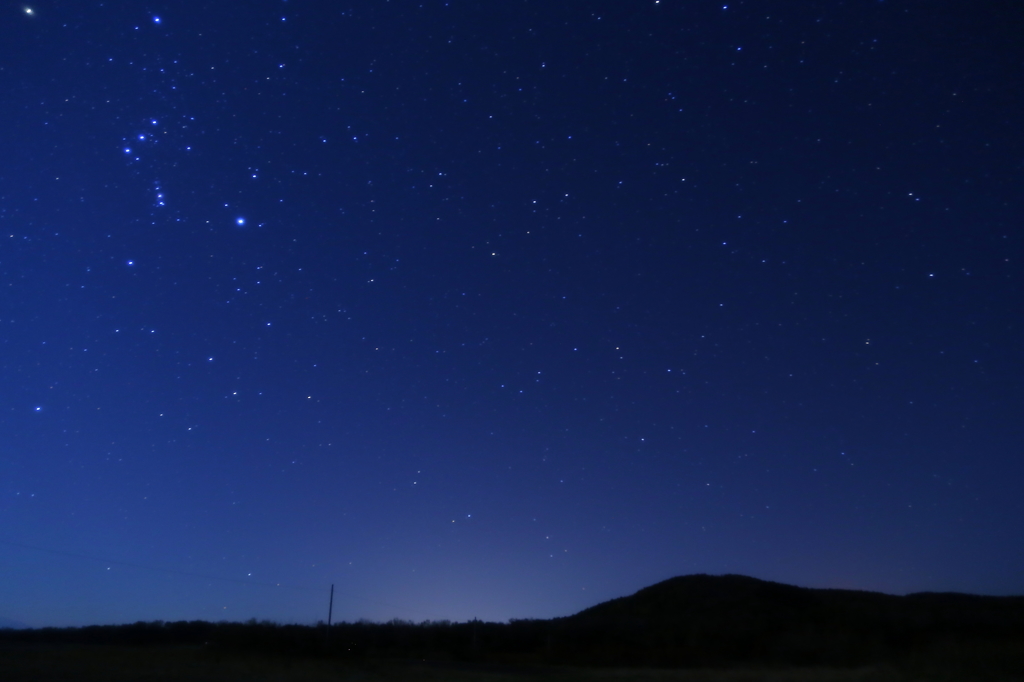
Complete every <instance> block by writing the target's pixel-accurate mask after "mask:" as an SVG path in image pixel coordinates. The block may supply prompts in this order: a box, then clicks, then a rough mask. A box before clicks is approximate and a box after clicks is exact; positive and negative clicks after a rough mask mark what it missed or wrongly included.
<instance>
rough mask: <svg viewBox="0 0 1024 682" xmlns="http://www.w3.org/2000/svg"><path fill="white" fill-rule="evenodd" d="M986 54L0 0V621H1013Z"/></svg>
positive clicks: (551, 14)
mask: <svg viewBox="0 0 1024 682" xmlns="http://www.w3.org/2000/svg"><path fill="white" fill-rule="evenodd" d="M30 10H31V11H30ZM1021 35H1024V9H1022V8H1021V6H1020V3H1016V2H981V3H961V2H943V1H940V2H924V1H923V0H908V1H906V2H904V1H899V0H887V1H886V2H868V1H864V2H860V1H856V2H844V3H840V2H799V3H795V2H777V1H763V2H759V1H747V2H737V3H732V2H730V3H728V4H726V5H723V3H721V2H719V3H712V2H702V1H684V0H660V1H655V0H650V1H644V2H632V1H630V2H622V1H618V0H617V1H605V0H597V1H595V2H587V3H577V2H550V1H548V2H541V1H540V0H511V1H508V2H486V3H481V2H466V1H464V0H449V1H447V2H444V1H440V0H439V1H434V0H425V1H422V2H411V1H407V0H390V1H388V0H365V1H361V2H352V3H349V4H345V3H338V2H317V1H311V0H309V1H306V0H288V1H282V0H276V1H270V0H257V1H255V2H240V1H238V0H227V1H225V2H218V3H198V2H192V1H190V0H189V1H186V0H182V1H180V2H173V3H155V4H154V3H146V2H138V1H136V0H131V1H128V0H115V1H113V2H58V1H56V0H54V1H52V2H40V3H36V4H32V5H31V6H29V7H26V6H24V5H22V4H18V3H6V4H4V5H3V6H2V7H0V619H3V620H2V621H0V625H2V624H3V623H5V622H6V623H11V622H14V623H23V624H27V625H31V626H41V625H80V624H90V623H118V622H132V621H137V620H157V619H162V620H182V619H206V620H220V619H232V620H240V619H248V618H251V617H255V618H259V619H264V618H265V619H272V620H280V621H289V622H291V621H297V622H313V621H315V620H317V619H322V618H326V601H327V593H328V589H329V586H330V585H331V584H332V583H334V584H335V585H336V589H337V593H336V597H335V607H334V616H335V618H336V619H338V620H354V619H358V618H360V617H367V618H373V619H390V618H393V617H398V618H402V619H409V620H416V621H419V620H423V619H442V618H450V619H457V620H464V619H469V618H473V617H479V618H482V619H490V620H505V619H508V618H524V617H550V616H556V615H567V614H570V613H573V612H575V611H578V610H580V609H582V608H585V607H587V606H590V605H592V604H595V603H597V602H600V601H603V600H606V599H609V598H612V597H617V596H621V595H624V594H629V593H632V592H634V591H636V590H637V589H640V588H641V587H644V586H646V585H649V584H651V583H654V582H656V581H659V580H662V579H665V578H668V577H671V576H674V575H680V574H685V573H697V572H706V573H726V572H728V573H742V574H747V575H751V576H755V577H758V578H763V579H769V580H776V581H781V582H787V583H793V584H798V585H803V586H812V587H844V588H862V589H871V590H880V591H886V592H894V593H904V592H912V591H923V590H939V591H965V592H978V593H985V594H1022V593H1024V541H1022V540H1024V495H1022V494H1021V490H1022V483H1024V457H1022V454H1024V432H1022V426H1021V425H1022V424H1024V420H1022V415H1024V401H1022V397H1024V363H1022V360H1021V358H1022V357H1024V343H1022V329H1021V327H1022V325H1021V319H1022V313H1024V296H1022V286H1021V281H1022V280H1021V275H1022V272H1021V263H1022V256H1024V254H1022V238H1024V231H1022V226H1024V220H1022V219H1024V211H1022V207H1021V201H1022V197H1024V187H1022V182H1021V180H1022V175H1024V166H1022V159H1024V143H1022V142H1024V140H1022V133H1021V129H1022V127H1021V112H1022V105H1024V95H1022V90H1021V83H1022V82H1024V73H1022V71H1024V69H1022V64H1024V42H1022V41H1021V40H1020V36H1021Z"/></svg>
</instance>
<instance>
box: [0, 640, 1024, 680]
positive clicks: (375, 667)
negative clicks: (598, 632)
mask: <svg viewBox="0 0 1024 682" xmlns="http://www.w3.org/2000/svg"><path fill="white" fill-rule="evenodd" d="M920 663H922V664H921V665H919V666H914V667H913V668H907V667H902V668H895V667H893V668H864V669H856V670H843V669H820V668H796V669H760V670H753V669H730V670H648V669H629V670H626V669H607V668H603V669H602V668H597V669H588V668H570V667H535V668H511V667H502V666H497V665H471V664H455V663H429V662H422V661H419V662H417V661H408V662H393V661H379V662H377V661H366V662H361V663H352V662H345V661H339V660H331V659H324V658H283V657H269V656H267V657H264V656H259V655H240V654H214V653H211V652H209V651H207V650H204V649H202V648H199V647H139V648H129V647H108V646H70V645H64V646H33V647H17V648H13V647H4V648H0V680H3V682H30V681H31V682H169V681H171V680H175V681H177V680H181V681H184V680H190V681H195V682H242V681H244V682H300V681H309V682H327V681H328V680H330V681H332V682H443V681H450V682H523V681H529V682H587V681H591V680H592V681H595V682H633V681H636V682H916V681H918V680H921V681H922V682H923V681H925V680H934V681H940V680H941V681H942V682H947V681H948V682H961V681H964V682H966V681H968V680H978V681H991V682H1003V681H1009V680H1024V671H1022V674H1021V676H1017V675H1015V674H1013V673H1012V672H1007V670H1006V669H1005V668H1003V669H1002V670H1001V671H999V672H997V671H991V672H988V673H986V672H984V671H983V670H980V671H973V672H965V671H964V670H963V669H962V668H950V667H948V666H944V665H941V664H938V662H933V663H935V665H928V663H927V662H920ZM985 667H986V666H982V668H983V669H984V668H985Z"/></svg>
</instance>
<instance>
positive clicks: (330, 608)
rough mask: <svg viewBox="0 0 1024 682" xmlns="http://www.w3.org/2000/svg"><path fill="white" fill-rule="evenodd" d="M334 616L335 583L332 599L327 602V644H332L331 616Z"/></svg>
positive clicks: (332, 587) (332, 589) (332, 586)
mask: <svg viewBox="0 0 1024 682" xmlns="http://www.w3.org/2000/svg"><path fill="white" fill-rule="evenodd" d="M332 615H334V583H331V599H330V601H328V602H327V643H328V644H330V643H331V616H332Z"/></svg>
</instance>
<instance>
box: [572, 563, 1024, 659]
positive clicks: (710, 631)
mask: <svg viewBox="0 0 1024 682" xmlns="http://www.w3.org/2000/svg"><path fill="white" fill-rule="evenodd" d="M556 622H557V623H558V625H559V629H560V631H561V632H560V634H561V636H562V637H564V638H565V640H566V641H565V642H564V643H563V648H565V649H566V652H567V654H568V655H569V657H570V658H572V659H580V660H582V659H587V660H591V661H594V660H601V661H604V662H607V663H609V664H613V663H615V664H630V663H640V662H643V663H646V664H657V665H715V664H720V663H722V662H727V661H732V662H740V661H750V662H755V661H756V662H779V663H783V662H784V663H800V664H821V665H862V664H867V663H871V662H877V661H881V660H888V659H892V658H893V657H897V656H901V655H906V654H909V653H911V652H914V651H921V650H924V649H928V648H934V647H941V646H942V645H943V642H945V643H950V642H953V641H954V640H955V641H956V642H957V643H958V644H963V643H965V642H967V643H974V642H979V641H984V642H988V643H992V642H1002V641H1006V640H1013V641H1014V642H1019V643H1020V644H1022V645H1024V597H983V596H977V595H967V594H956V593H948V594H938V593H918V594H912V595H907V596H895V595H888V594H882V593H878V592H864V591H856V590H835V589H812V588H803V587H795V586H793V585H784V584H781V583H775V582H770V581H765V580H758V579H756V578H750V577H747V576H742V575H723V576H710V575H688V576H680V577H677V578H671V579H669V580H666V581H664V582H661V583H658V584H656V585H652V586H650V587H647V588H644V589H642V590H640V591H639V592H637V593H636V594H633V595H631V596H628V597H621V598H618V599H613V600H611V601H607V602H604V603H602V604H598V605H596V606H592V607H590V608H588V609H585V610H583V611H581V612H579V613H577V614H575V615H573V616H569V617H567V618H563V619H557V621H556Z"/></svg>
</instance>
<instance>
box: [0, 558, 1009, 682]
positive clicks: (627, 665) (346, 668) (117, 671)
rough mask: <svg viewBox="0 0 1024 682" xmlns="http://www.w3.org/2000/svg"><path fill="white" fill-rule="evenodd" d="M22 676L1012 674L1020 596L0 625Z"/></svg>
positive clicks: (650, 601) (630, 602) (687, 680)
mask: <svg viewBox="0 0 1024 682" xmlns="http://www.w3.org/2000/svg"><path fill="white" fill-rule="evenodd" d="M27 680H33V681H34V680H39V681H40V682H44V681H45V682H50V681H54V682H60V681H67V682H72V681H83V682H92V681H96V682H119V681H125V682H128V681H132V682H144V681H147V680H149V681H152V682H160V681H164V680H198V681H203V680H211V681H212V680H217V681H225V682H228V681H231V680H252V681H253V682H260V681H263V680H268V681H269V680H280V681H282V682H287V681H290V680H296V681H298V680H366V681H367V682H375V681H378V680H379V681H390V680H410V681H413V682H415V681H417V680H452V681H453V682H460V681H469V680H481V681H493V682H500V681H502V680H533V681H535V682H548V681H551V682H554V681H556V680H567V681H569V680H581V681H582V680H607V681H609V682H611V681H614V680H622V681H626V680H644V681H649V682H740V681H748V682H755V681H760V680H764V681H771V682H784V681H787V680H791V681H793V682H796V681H802V682H812V681H816V680H817V681H821V682H840V681H842V682H855V681H860V682H869V681H870V682H904V681H907V682H910V681H914V680H922V681H923V680H934V681H949V682H960V681H968V680H977V681H991V682H1003V681H1009V680H1019V681H1021V682H1024V598H1021V597H979V596H974V595H963V594H916V595H908V596H905V597H896V596H892V595H884V594H878V593H871V592H853V591H842V590H811V589H805V588H799V587H793V586H790V585H781V584H778V583H770V582H765V581H761V580H755V579H753V578H747V577H743V576H717V577H716V576H703V575H699V576H683V577H680V578H673V579H671V580H667V581H665V582H663V583H659V584H657V585H653V586H651V587H648V588H645V589H643V590H640V591H639V592H637V593H636V594H634V595H632V596H629V597H623V598H621V599H615V600H612V601H609V602H605V603H603V604H598V605H597V606H594V607H592V608H589V609H586V610H584V611H582V612H580V613H578V614H576V615H574V616H570V617H567V618H556V619H552V620H519V621H511V622H508V623H485V622H480V621H472V622H467V623H450V622H447V621H443V622H425V623H419V624H416V623H409V622H402V621H392V622H389V623H369V622H359V623H340V624H337V625H335V626H334V627H332V628H330V629H328V628H327V627H325V626H324V625H323V624H320V625H318V626H303V625H284V624H277V623H269V622H256V621H250V622H248V623H208V622H204V621H192V622H176V623H163V622H152V623H135V624H132V625H118V626H91V627H84V628H43V629H39V630H0V682H22V681H27Z"/></svg>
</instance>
